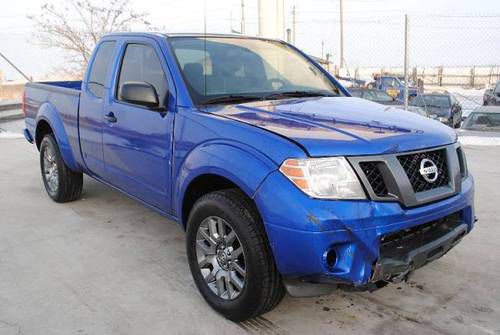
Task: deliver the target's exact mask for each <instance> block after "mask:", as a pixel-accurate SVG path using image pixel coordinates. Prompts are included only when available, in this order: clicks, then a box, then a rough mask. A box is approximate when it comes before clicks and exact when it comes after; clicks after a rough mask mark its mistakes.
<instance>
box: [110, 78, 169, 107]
mask: <svg viewBox="0 0 500 335" xmlns="http://www.w3.org/2000/svg"><path fill="white" fill-rule="evenodd" d="M118 99H120V100H123V101H126V102H130V103H132V104H136V105H141V106H145V107H148V108H153V109H154V108H159V107H160V103H159V102H158V93H156V89H155V88H154V87H153V85H151V84H148V83H146V82H142V81H127V82H124V83H123V84H122V85H121V86H120V89H119V91H118Z"/></svg>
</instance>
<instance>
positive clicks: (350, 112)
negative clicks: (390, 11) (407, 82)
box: [206, 97, 456, 157]
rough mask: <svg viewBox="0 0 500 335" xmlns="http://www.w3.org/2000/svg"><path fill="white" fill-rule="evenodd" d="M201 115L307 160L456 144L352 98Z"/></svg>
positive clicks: (419, 119) (426, 125)
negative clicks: (239, 125) (270, 138)
mask: <svg viewBox="0 0 500 335" xmlns="http://www.w3.org/2000/svg"><path fill="white" fill-rule="evenodd" d="M206 111H207V112H209V113H213V114H216V115H219V116H222V117H225V118H229V119H232V120H236V121H239V122H243V123H246V124H249V125H252V126H255V127H259V128H262V129H265V130H267V131H270V132H273V133H276V134H278V135H280V136H283V137H286V138H288V139H289V140H291V141H293V142H295V143H297V144H298V145H299V146H301V147H302V148H303V149H304V150H305V151H306V152H307V153H308V154H309V155H310V156H312V157H320V156H337V155H346V156H349V155H350V156H354V155H374V154H384V153H396V152H404V151H411V150H419V149H424V148H430V147H436V146H441V145H446V144H450V143H453V142H455V141H456V134H455V132H454V131H453V130H452V129H451V128H449V127H447V126H445V125H442V124H441V123H440V122H437V121H434V120H431V119H428V118H425V117H423V116H420V115H417V114H415V113H410V112H406V111H403V110H401V109H396V108H393V107H390V106H384V105H380V104H377V103H374V102H370V101H367V100H363V99H359V98H351V97H320V98H301V99H286V100H273V101H259V102H252V103H244V104H239V105H230V106H227V105H225V106H212V107H209V108H208V109H207V110H206Z"/></svg>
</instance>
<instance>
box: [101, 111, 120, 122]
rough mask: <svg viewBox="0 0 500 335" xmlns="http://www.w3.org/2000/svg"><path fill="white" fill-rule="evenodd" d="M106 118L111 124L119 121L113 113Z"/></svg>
mask: <svg viewBox="0 0 500 335" xmlns="http://www.w3.org/2000/svg"><path fill="white" fill-rule="evenodd" d="M104 118H105V119H106V121H108V122H110V123H115V122H116V121H118V120H117V119H116V117H115V114H114V113H113V112H109V113H108V114H106V115H104Z"/></svg>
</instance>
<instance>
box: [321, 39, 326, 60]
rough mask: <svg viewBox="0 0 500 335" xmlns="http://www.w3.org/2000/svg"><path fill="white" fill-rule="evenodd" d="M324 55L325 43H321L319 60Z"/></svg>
mask: <svg viewBox="0 0 500 335" xmlns="http://www.w3.org/2000/svg"><path fill="white" fill-rule="evenodd" d="M324 54H325V41H321V59H323V55H324Z"/></svg>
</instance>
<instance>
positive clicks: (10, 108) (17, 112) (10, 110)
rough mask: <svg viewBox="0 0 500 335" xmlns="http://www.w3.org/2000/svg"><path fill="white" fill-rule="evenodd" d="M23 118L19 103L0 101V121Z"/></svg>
mask: <svg viewBox="0 0 500 335" xmlns="http://www.w3.org/2000/svg"><path fill="white" fill-rule="evenodd" d="M22 118H23V112H22V110H21V102H20V101H15V100H14V101H12V100H10V101H0V121H11V120H19V119H22Z"/></svg>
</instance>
